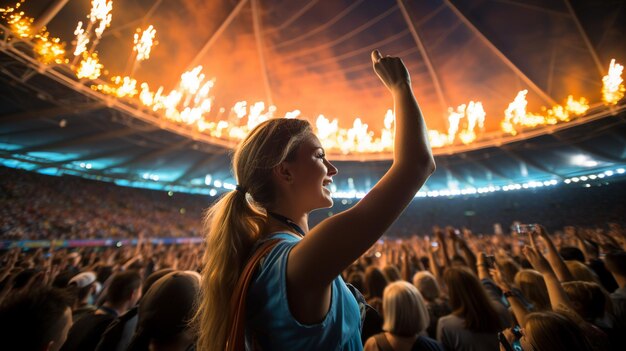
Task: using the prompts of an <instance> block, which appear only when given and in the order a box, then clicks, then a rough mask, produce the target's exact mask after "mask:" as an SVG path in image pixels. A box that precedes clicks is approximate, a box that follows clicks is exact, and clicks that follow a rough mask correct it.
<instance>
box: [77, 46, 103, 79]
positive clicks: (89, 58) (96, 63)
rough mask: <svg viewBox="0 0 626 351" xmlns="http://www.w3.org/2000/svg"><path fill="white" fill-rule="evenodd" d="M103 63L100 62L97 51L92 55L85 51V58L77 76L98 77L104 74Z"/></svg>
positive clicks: (80, 77)
mask: <svg viewBox="0 0 626 351" xmlns="http://www.w3.org/2000/svg"><path fill="white" fill-rule="evenodd" d="M102 68H103V65H102V64H101V63H100V59H99V58H98V54H96V53H95V52H94V53H93V54H91V55H88V54H87V53H83V59H82V61H80V64H79V66H78V70H77V71H76V77H78V78H79V79H82V78H87V79H90V80H94V79H97V78H98V77H100V75H101V74H102Z"/></svg>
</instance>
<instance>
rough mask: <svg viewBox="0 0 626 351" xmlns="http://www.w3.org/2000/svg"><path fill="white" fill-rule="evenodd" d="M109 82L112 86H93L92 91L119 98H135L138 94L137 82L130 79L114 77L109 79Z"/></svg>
mask: <svg viewBox="0 0 626 351" xmlns="http://www.w3.org/2000/svg"><path fill="white" fill-rule="evenodd" d="M111 82H112V84H98V85H93V86H92V89H95V90H98V91H101V92H103V93H106V94H109V95H115V96H117V97H119V98H123V97H125V96H128V97H135V96H136V95H137V94H138V93H139V91H138V90H137V80H136V79H133V78H131V77H120V76H116V77H113V78H111Z"/></svg>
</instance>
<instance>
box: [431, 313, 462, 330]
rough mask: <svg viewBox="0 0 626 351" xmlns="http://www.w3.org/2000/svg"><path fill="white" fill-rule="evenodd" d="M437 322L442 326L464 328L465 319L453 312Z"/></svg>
mask: <svg viewBox="0 0 626 351" xmlns="http://www.w3.org/2000/svg"><path fill="white" fill-rule="evenodd" d="M437 323H438V325H439V326H440V327H443V328H457V327H460V328H463V326H464V324H465V320H464V319H463V318H461V317H459V316H456V315H454V314H452V313H451V314H449V315H447V316H443V317H441V318H439V321H438V322H437Z"/></svg>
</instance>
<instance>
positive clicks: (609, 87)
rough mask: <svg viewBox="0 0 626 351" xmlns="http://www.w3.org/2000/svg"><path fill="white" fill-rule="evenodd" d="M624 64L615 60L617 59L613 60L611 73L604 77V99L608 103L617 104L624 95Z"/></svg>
mask: <svg viewBox="0 0 626 351" xmlns="http://www.w3.org/2000/svg"><path fill="white" fill-rule="evenodd" d="M623 71H624V66H622V65H620V64H619V63H616V62H615V59H612V60H611V64H610V65H609V73H608V74H607V75H606V76H604V77H602V101H604V103H605V104H607V105H615V104H617V102H618V101H620V100H621V99H622V98H623V97H624V90H626V88H624V84H622V83H623V82H624V80H623V79H622V72H623Z"/></svg>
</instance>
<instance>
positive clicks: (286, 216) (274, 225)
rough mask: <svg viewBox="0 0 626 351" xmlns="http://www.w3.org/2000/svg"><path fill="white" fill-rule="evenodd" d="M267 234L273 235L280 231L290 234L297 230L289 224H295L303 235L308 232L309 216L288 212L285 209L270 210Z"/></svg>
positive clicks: (292, 211)
mask: <svg viewBox="0 0 626 351" xmlns="http://www.w3.org/2000/svg"><path fill="white" fill-rule="evenodd" d="M270 213H272V214H275V215H277V216H272V215H271V214H270ZM268 218H269V223H268V227H269V228H268V232H269V233H273V232H276V231H280V230H288V231H290V232H293V231H296V234H302V233H297V232H298V230H297V229H296V228H295V227H294V226H293V225H290V224H289V222H292V223H293V224H295V225H296V226H297V227H298V228H299V229H301V230H302V232H303V233H304V234H306V233H308V232H309V215H308V214H307V213H304V214H302V213H298V211H294V210H291V211H290V210H289V209H287V208H278V207H277V208H272V209H269V210H268Z"/></svg>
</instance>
